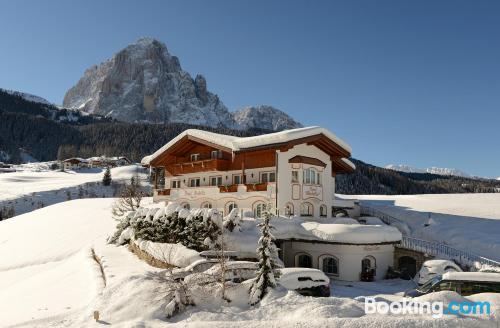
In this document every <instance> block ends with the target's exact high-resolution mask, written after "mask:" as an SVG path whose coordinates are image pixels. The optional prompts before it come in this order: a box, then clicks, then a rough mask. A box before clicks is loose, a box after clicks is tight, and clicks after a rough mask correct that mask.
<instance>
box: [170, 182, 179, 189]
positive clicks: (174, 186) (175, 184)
mask: <svg viewBox="0 0 500 328" xmlns="http://www.w3.org/2000/svg"><path fill="white" fill-rule="evenodd" d="M171 186H172V188H173V189H175V188H180V187H181V182H180V180H172V182H171Z"/></svg>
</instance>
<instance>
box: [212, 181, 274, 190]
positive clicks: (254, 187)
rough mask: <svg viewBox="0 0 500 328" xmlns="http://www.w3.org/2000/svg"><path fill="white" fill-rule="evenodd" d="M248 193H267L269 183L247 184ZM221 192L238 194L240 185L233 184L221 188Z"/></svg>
mask: <svg viewBox="0 0 500 328" xmlns="http://www.w3.org/2000/svg"><path fill="white" fill-rule="evenodd" d="M245 186H246V188H247V192H248V191H267V186H268V183H267V182H262V183H246V184H245ZM219 191H220V192H237V191H238V185H236V184H233V185H229V186H219Z"/></svg>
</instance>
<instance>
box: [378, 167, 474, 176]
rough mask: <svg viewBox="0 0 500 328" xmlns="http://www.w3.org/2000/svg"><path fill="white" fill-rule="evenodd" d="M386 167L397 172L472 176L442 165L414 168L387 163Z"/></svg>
mask: <svg viewBox="0 0 500 328" xmlns="http://www.w3.org/2000/svg"><path fill="white" fill-rule="evenodd" d="M385 168H386V169H390V170H394V171H399V172H407V173H431V174H439V175H454V176H458V177H464V178H471V177H472V176H471V175H470V174H468V173H465V172H463V171H460V170H457V169H449V168H442V167H428V168H426V169H420V168H415V167H412V166H408V165H404V164H389V165H386V166H385Z"/></svg>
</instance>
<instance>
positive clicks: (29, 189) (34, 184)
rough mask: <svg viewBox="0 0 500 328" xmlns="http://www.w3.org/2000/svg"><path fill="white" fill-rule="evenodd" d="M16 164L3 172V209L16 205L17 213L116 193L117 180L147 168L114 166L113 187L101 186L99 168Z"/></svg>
mask: <svg viewBox="0 0 500 328" xmlns="http://www.w3.org/2000/svg"><path fill="white" fill-rule="evenodd" d="M15 168H16V170H18V171H17V172H12V173H2V174H0V209H2V208H10V207H13V208H14V212H15V214H16V215H18V214H23V213H27V212H29V211H31V210H33V209H37V208H41V207H44V206H47V205H51V204H55V203H59V202H62V201H66V200H68V199H75V198H92V197H112V196H116V194H117V192H118V187H119V186H118V183H120V182H123V181H125V180H130V178H131V177H132V176H133V175H134V174H136V173H141V177H142V178H144V174H143V173H144V170H143V169H142V168H141V167H140V166H138V165H129V166H122V167H116V168H113V169H111V176H112V179H113V181H114V182H115V184H114V186H113V185H112V186H110V187H103V186H102V184H101V181H102V176H103V169H100V168H92V169H90V168H89V169H81V170H78V171H66V172H61V171H53V170H50V169H49V168H48V165H47V164H46V163H31V164H23V165H19V166H16V167H15Z"/></svg>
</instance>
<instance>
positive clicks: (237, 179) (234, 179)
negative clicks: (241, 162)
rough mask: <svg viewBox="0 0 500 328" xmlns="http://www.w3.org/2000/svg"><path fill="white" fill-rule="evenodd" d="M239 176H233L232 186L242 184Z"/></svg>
mask: <svg viewBox="0 0 500 328" xmlns="http://www.w3.org/2000/svg"><path fill="white" fill-rule="evenodd" d="M242 183H243V181H242V179H241V174H236V175H233V184H242Z"/></svg>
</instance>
